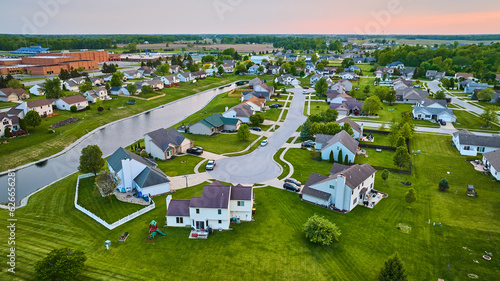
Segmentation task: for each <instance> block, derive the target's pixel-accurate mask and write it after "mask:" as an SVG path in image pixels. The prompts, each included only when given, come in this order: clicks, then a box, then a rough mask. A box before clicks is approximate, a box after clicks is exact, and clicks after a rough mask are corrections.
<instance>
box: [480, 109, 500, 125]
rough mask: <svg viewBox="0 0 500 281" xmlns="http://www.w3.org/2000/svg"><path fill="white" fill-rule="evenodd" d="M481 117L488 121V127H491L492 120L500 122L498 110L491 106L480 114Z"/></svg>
mask: <svg viewBox="0 0 500 281" xmlns="http://www.w3.org/2000/svg"><path fill="white" fill-rule="evenodd" d="M479 118H481V119H482V120H483V121H485V122H486V127H487V128H489V127H490V125H489V124H490V122H498V115H497V114H496V112H495V111H494V110H493V109H492V108H491V107H487V108H486V109H485V110H484V111H483V113H481V115H479Z"/></svg>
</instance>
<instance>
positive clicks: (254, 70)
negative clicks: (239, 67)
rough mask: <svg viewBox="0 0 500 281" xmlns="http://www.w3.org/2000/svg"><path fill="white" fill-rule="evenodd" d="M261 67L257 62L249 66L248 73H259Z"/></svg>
mask: <svg viewBox="0 0 500 281" xmlns="http://www.w3.org/2000/svg"><path fill="white" fill-rule="evenodd" d="M259 67H260V65H256V64H254V65H252V66H250V67H249V68H248V73H249V74H258V73H260V71H259Z"/></svg>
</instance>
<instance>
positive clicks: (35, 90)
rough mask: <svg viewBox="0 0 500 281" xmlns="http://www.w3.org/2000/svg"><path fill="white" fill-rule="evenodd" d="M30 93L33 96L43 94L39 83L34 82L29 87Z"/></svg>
mask: <svg viewBox="0 0 500 281" xmlns="http://www.w3.org/2000/svg"><path fill="white" fill-rule="evenodd" d="M30 94H31V95H35V96H43V95H45V93H44V92H43V91H42V86H40V84H36V85H34V86H33V87H31V88H30Z"/></svg>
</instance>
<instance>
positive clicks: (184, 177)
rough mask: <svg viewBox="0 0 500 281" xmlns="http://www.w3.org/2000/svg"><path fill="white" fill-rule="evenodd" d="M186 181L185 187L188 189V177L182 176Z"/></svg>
mask: <svg viewBox="0 0 500 281" xmlns="http://www.w3.org/2000/svg"><path fill="white" fill-rule="evenodd" d="M183 177H184V178H185V179H186V187H188V175H184V176H183Z"/></svg>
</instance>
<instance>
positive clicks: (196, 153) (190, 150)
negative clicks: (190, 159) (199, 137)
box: [186, 147, 203, 155]
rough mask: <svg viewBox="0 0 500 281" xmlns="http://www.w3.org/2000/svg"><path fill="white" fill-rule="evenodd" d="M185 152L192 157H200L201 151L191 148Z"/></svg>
mask: <svg viewBox="0 0 500 281" xmlns="http://www.w3.org/2000/svg"><path fill="white" fill-rule="evenodd" d="M186 152H187V153H189V154H194V155H202V154H203V149H197V148H196V147H193V148H188V149H187V150H186Z"/></svg>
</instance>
